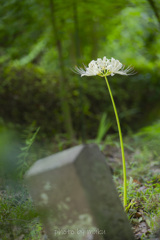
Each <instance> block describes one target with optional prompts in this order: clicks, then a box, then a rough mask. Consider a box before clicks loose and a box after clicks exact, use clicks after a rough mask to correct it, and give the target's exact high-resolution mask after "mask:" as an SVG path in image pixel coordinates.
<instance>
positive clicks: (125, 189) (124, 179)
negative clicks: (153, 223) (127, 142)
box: [105, 76, 127, 207]
mask: <svg viewBox="0 0 160 240" xmlns="http://www.w3.org/2000/svg"><path fill="white" fill-rule="evenodd" d="M105 80H106V83H107V87H108V90H109V94H110V97H111V101H112V105H113V108H114V113H115V116H116V121H117V126H118V132H119V139H120V145H121V154H122V164H123V191H124V195H123V204H124V207H126V206H127V177H126V163H125V155H124V147H123V139H122V132H121V126H120V122H119V117H118V113H117V109H116V105H115V102H114V99H113V95H112V91H111V88H110V86H109V82H108V79H107V77H106V76H105Z"/></svg>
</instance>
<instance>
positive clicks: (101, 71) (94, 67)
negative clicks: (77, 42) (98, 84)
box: [75, 57, 135, 77]
mask: <svg viewBox="0 0 160 240" xmlns="http://www.w3.org/2000/svg"><path fill="white" fill-rule="evenodd" d="M75 72H76V73H78V74H80V75H81V77H83V76H96V75H98V76H101V77H105V76H109V75H111V76H114V75H115V74H120V75H132V74H134V73H135V72H134V70H133V68H132V67H128V68H126V69H124V66H123V64H122V63H121V62H120V61H118V60H116V59H114V58H111V59H107V58H106V57H103V59H101V58H97V60H96V61H95V60H92V61H91V62H90V63H89V64H88V67H86V66H84V69H83V68H78V67H77V66H76V67H75Z"/></svg>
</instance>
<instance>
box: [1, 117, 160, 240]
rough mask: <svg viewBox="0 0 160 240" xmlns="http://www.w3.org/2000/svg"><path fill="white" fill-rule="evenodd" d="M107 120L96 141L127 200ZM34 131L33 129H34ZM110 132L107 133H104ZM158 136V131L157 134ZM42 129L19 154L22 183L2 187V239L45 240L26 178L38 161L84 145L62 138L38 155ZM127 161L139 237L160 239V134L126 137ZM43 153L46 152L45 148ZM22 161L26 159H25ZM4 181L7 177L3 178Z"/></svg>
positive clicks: (130, 208)
mask: <svg viewBox="0 0 160 240" xmlns="http://www.w3.org/2000/svg"><path fill="white" fill-rule="evenodd" d="M105 121H106V116H103V119H102V121H101V123H100V124H102V125H101V126H100V127H99V131H100V132H99V133H98V134H97V138H96V139H95V140H88V142H95V143H97V144H98V145H99V147H100V149H101V150H102V151H103V153H104V155H105V156H106V159H107V162H108V163H109V165H110V166H111V168H112V170H113V179H114V181H115V184H116V187H117V190H118V192H119V196H120V198H121V196H122V165H121V156H120V148H119V144H118V140H117V136H116V135H109V134H108V129H109V126H110V123H109V122H108V123H107V126H108V127H107V128H105V127H104V126H105ZM31 129H32V128H31ZM103 129H104V132H103ZM152 132H153V131H152ZM37 133H38V129H35V130H34V131H33V129H32V131H29V132H28V133H27V134H26V135H25V136H27V137H26V139H25V140H24V144H23V146H22V147H21V153H20V154H18V160H17V165H18V168H17V169H18V171H19V175H18V176H19V179H17V181H18V187H15V186H17V182H16V183H15V182H14V183H12V185H13V186H14V187H10V184H9V183H6V185H5V186H3V187H2V186H1V189H0V216H1V217H0V239H2V240H9V239H11V240H21V239H24V240H42V239H48V238H47V237H46V238H44V236H46V235H45V232H44V229H43V226H42V224H41V223H40V220H39V217H38V213H37V212H36V210H35V207H34V204H33V202H32V200H31V198H30V196H29V194H28V192H27V189H26V187H25V185H24V183H23V179H22V175H23V174H24V173H25V171H26V170H27V168H28V167H29V166H30V165H31V164H32V163H33V162H34V161H35V160H36V156H37V159H39V158H41V157H43V156H44V155H45V153H46V155H49V154H51V153H54V152H56V151H61V150H63V149H66V148H69V147H72V146H74V145H77V144H80V141H75V140H74V142H68V140H66V138H65V136H60V135H59V136H57V137H56V138H55V139H54V141H53V142H51V143H50V145H48V146H46V147H45V153H44V151H39V152H37V149H38V148H37V147H36V148H35V149H34V146H35V138H36V135H37ZM124 142H125V143H127V144H125V154H126V160H127V176H128V182H127V188H128V196H127V198H128V199H127V200H128V206H127V208H126V212H127V216H128V219H129V221H130V223H131V226H132V228H133V231H134V233H135V237H136V239H141V240H147V239H154V238H155V237H157V239H158V237H160V232H159V224H160V201H159V199H160V163H159V158H160V157H159V156H160V146H159V145H160V137H159V135H157V134H154V135H152V136H150V137H149V133H147V132H146V129H143V130H141V131H140V133H138V134H136V135H132V136H131V137H126V138H125V139H124ZM40 150H41V149H40ZM20 159H21V161H20ZM3 177H4V176H3Z"/></svg>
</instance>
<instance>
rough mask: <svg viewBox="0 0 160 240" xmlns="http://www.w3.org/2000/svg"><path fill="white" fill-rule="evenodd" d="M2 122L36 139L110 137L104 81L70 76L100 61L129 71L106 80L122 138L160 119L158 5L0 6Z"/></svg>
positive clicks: (124, 1)
mask: <svg viewBox="0 0 160 240" xmlns="http://www.w3.org/2000/svg"><path fill="white" fill-rule="evenodd" d="M0 15H1V19H0V73H1V74H0V82H1V84H0V118H1V120H0V122H1V125H5V126H10V127H12V128H13V129H17V130H18V131H21V130H22V129H25V128H26V127H28V126H29V125H32V124H34V125H35V126H36V127H40V131H39V134H38V135H39V138H40V139H41V140H44V141H45V140H46V139H55V138H56V137H57V136H59V135H61V136H63V135H65V136H67V137H68V138H69V139H73V138H76V139H77V138H78V139H79V138H80V139H83V140H84V139H88V138H95V137H96V136H97V129H98V126H99V122H100V120H101V118H102V115H103V114H104V113H106V114H107V121H108V123H110V125H111V127H110V129H109V131H110V133H114V132H116V131H117V130H116V122H115V116H114V112H113V108H112V104H111V101H110V97H109V93H108V90H107V87H106V83H105V80H104V79H103V78H100V77H83V78H81V77H80V76H79V75H76V74H75V73H74V72H73V71H72V69H73V68H74V66H75V65H77V66H83V64H85V65H88V63H89V62H90V61H91V60H93V59H95V60H96V59H97V58H98V57H100V58H103V56H106V57H107V58H111V57H114V58H115V59H118V60H119V61H121V62H122V63H123V64H124V65H126V66H129V65H131V66H133V67H134V68H135V71H136V72H137V74H136V75H133V76H119V75H115V76H114V77H109V81H110V84H111V88H112V91H113V95H114V98H115V102H116V105H117V109H118V112H119V116H120V121H121V125H122V131H123V133H124V134H128V133H129V132H134V131H137V130H138V129H139V128H141V127H143V126H145V125H148V124H151V123H152V122H155V121H156V120H158V119H159V118H160V108H159V102H160V81H159V78H160V0H118V1H112V0H107V1H106V0H99V1H95V0H94V1H90V0H85V1H84V0H67V1H61V0H46V1H42V0H23V1H19V0H9V1H6V0H1V8H0Z"/></svg>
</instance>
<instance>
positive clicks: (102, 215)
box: [26, 144, 134, 240]
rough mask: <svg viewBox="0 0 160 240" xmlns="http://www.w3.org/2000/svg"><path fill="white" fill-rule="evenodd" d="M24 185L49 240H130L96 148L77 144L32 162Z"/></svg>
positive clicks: (111, 183)
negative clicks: (26, 186) (26, 185)
mask: <svg viewBox="0 0 160 240" xmlns="http://www.w3.org/2000/svg"><path fill="white" fill-rule="evenodd" d="M26 181H27V184H28V187H29V190H30V193H31V196H32V198H33V200H34V202H35V205H36V206H37V208H38V211H39V214H40V217H41V219H42V222H43V223H44V226H45V229H46V231H47V234H48V236H49V238H50V239H55V240H63V239H67V240H72V239H74V240H87V239H88V240H102V239H105V240H133V239H134V237H133V233H132V231H131V228H130V225H129V222H128V220H127V216H126V214H125V212H124V210H123V207H122V204H121V202H120V199H119V197H118V194H117V191H116V188H115V185H114V183H113V180H112V176H111V172H110V169H109V167H108V165H107V164H106V160H105V157H104V156H103V154H102V153H101V152H100V151H99V149H98V147H97V145H95V144H90V145H80V146H77V147H73V148H71V149H68V150H65V151H63V152H60V153H57V154H54V155H52V156H50V157H47V158H44V159H41V160H39V161H37V162H36V163H35V164H34V165H33V166H32V167H31V168H30V170H29V171H28V172H27V174H26Z"/></svg>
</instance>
